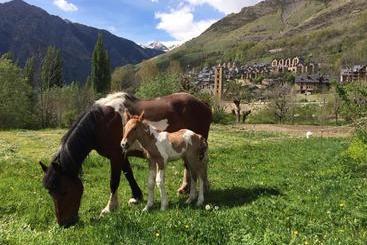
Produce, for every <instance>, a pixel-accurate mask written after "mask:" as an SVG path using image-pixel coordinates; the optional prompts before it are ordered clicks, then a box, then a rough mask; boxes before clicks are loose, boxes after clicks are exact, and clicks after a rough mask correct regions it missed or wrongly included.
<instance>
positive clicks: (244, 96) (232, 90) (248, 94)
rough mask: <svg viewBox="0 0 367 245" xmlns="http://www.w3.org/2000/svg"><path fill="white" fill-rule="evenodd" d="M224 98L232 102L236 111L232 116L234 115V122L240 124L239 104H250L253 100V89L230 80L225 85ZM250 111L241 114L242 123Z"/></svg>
mask: <svg viewBox="0 0 367 245" xmlns="http://www.w3.org/2000/svg"><path fill="white" fill-rule="evenodd" d="M224 96H225V97H226V98H228V99H230V100H232V101H233V103H234V105H235V107H236V109H235V111H234V114H235V115H236V122H237V123H240V122H241V102H245V103H246V104H247V103H250V102H251V100H252V99H253V98H254V91H253V88H252V87H251V86H249V85H244V84H242V83H241V82H239V81H236V80H232V81H228V83H227V84H226V88H225V92H224ZM250 113H251V111H249V113H248V111H246V112H244V113H243V119H242V122H245V121H246V118H247V116H248V115H249V114H250Z"/></svg>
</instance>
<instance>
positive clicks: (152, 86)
mask: <svg viewBox="0 0 367 245" xmlns="http://www.w3.org/2000/svg"><path fill="white" fill-rule="evenodd" d="M179 91H182V87H181V83H180V81H179V78H178V76H177V75H173V74H160V75H158V76H156V77H155V78H154V79H152V80H150V81H147V82H142V83H141V84H140V86H139V87H138V90H137V93H136V95H137V96H139V97H142V98H145V99H151V98H155V97H159V96H164V95H169V94H172V93H175V92H179Z"/></svg>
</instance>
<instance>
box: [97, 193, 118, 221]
mask: <svg viewBox="0 0 367 245" xmlns="http://www.w3.org/2000/svg"><path fill="white" fill-rule="evenodd" d="M118 205H119V202H118V196H117V191H116V192H115V193H113V194H112V193H111V196H110V199H109V200H108V203H107V206H106V207H105V208H104V209H103V210H102V212H101V214H100V217H101V216H103V215H105V214H107V213H110V212H111V211H113V210H115V209H116V208H117V207H118Z"/></svg>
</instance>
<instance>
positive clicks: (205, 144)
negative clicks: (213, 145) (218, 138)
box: [199, 136, 208, 161]
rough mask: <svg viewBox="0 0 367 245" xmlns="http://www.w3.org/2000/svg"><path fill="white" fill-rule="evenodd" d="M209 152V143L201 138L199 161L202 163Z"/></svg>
mask: <svg viewBox="0 0 367 245" xmlns="http://www.w3.org/2000/svg"><path fill="white" fill-rule="evenodd" d="M207 151H208V142H207V141H206V139H205V138H204V137H202V136H201V137H200V149H199V159H200V161H202V160H203V159H204V158H205V157H206V155H207V154H208V153H207Z"/></svg>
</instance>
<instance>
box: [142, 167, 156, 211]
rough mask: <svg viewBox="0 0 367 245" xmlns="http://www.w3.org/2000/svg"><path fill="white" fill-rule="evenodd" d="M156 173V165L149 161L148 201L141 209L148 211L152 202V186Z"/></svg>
mask: <svg viewBox="0 0 367 245" xmlns="http://www.w3.org/2000/svg"><path fill="white" fill-rule="evenodd" d="M156 174H157V165H156V164H155V163H154V162H153V161H150V162H149V176H148V201H147V205H146V206H145V207H144V209H143V211H149V209H150V208H151V207H153V204H154V186H155V180H156Z"/></svg>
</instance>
